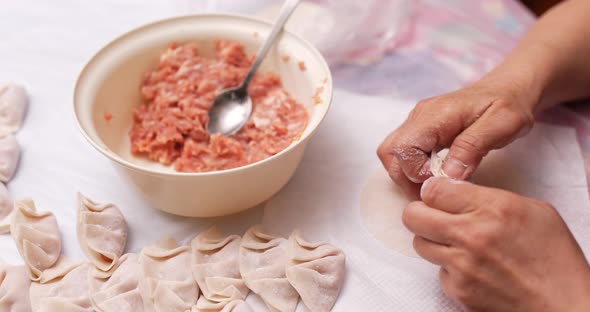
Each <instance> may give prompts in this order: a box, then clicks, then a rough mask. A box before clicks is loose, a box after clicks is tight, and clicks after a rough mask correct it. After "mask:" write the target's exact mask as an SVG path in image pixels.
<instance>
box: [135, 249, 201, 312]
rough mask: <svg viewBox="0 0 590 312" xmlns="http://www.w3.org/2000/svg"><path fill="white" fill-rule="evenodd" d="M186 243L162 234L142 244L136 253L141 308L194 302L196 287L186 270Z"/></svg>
mask: <svg viewBox="0 0 590 312" xmlns="http://www.w3.org/2000/svg"><path fill="white" fill-rule="evenodd" d="M190 262H191V253H190V248H189V247H188V246H178V244H177V243H176V240H174V239H173V238H164V239H162V240H160V241H158V242H156V243H155V244H152V245H150V246H146V247H144V248H143V250H142V251H141V254H140V256H139V266H140V272H141V273H140V278H139V291H140V293H141V296H142V298H143V302H144V310H145V311H156V312H160V311H167V312H173V311H182V312H184V311H187V310H191V309H192V308H193V306H195V304H196V303H197V298H198V297H199V287H198V286H197V283H196V282H195V280H194V278H193V276H192V274H191V272H190Z"/></svg>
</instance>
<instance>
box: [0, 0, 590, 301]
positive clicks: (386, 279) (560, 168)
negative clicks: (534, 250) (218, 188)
mask: <svg viewBox="0 0 590 312" xmlns="http://www.w3.org/2000/svg"><path fill="white" fill-rule="evenodd" d="M199 1H200V0H194V1H192V2H191V1H188V0H186V1H140V0H127V1H115V0H110V1H108V0H103V1H74V0H71V1H65V0H64V1H49V0H44V1H36V0H19V1H8V0H4V1H1V2H0V34H1V36H0V38H1V40H0V81H4V80H9V81H15V82H19V83H22V84H24V85H25V86H26V87H27V89H28V90H29V93H30V95H31V105H30V110H29V113H28V116H27V118H26V120H25V125H24V127H23V129H22V130H21V131H20V132H19V133H18V135H17V138H18V140H19V142H20V144H21V146H22V148H23V156H22V159H21V162H20V167H19V170H18V173H17V175H16V177H15V179H14V180H13V181H12V182H11V183H10V184H9V185H8V187H9V190H10V192H11V194H12V195H13V197H15V198H22V197H32V198H33V199H34V200H35V201H36V203H37V205H38V208H39V209H40V210H51V211H53V212H54V213H55V215H56V216H57V219H58V222H59V225H60V229H61V232H62V239H63V242H64V244H63V246H64V253H65V254H66V255H67V256H68V257H70V258H72V259H76V260H82V259H84V257H83V255H82V253H81V251H80V249H79V247H78V242H77V239H76V236H75V201H74V199H75V192H77V191H81V192H82V193H84V194H85V195H87V196H88V197H90V198H92V199H95V200H97V201H99V202H104V201H110V202H114V203H116V204H117V205H118V206H119V207H120V208H121V210H122V211H123V213H124V214H125V215H126V217H127V221H128V224H129V228H130V235H129V241H128V248H127V251H128V252H138V251H139V250H140V249H141V247H143V246H144V245H145V244H147V243H150V242H153V241H155V240H157V239H159V238H160V237H162V236H166V235H169V236H173V237H175V238H177V239H179V240H180V241H181V242H187V241H188V239H190V238H191V236H192V235H193V234H195V233H197V232H199V231H201V230H203V229H205V227H207V226H208V225H210V224H213V223H216V222H220V224H221V226H222V227H223V228H225V229H226V230H228V231H231V232H234V233H242V232H243V231H244V230H245V229H246V228H247V227H249V226H250V225H252V224H255V223H257V222H260V221H261V220H263V221H264V223H265V224H266V225H267V226H268V227H269V228H270V229H272V230H275V231H277V232H282V233H283V234H288V231H289V230H291V229H292V228H294V227H300V228H302V229H304V230H305V233H306V234H307V236H308V238H310V239H311V240H320V239H321V240H328V241H330V242H332V243H334V244H335V245H337V246H339V247H341V248H343V249H344V251H345V253H346V254H347V257H348V262H347V268H348V272H347V280H346V283H345V286H344V289H343V292H342V295H341V298H340V299H339V301H338V302H337V304H336V307H335V308H334V311H393V310H395V311H455V310H457V307H456V306H455V305H453V304H452V303H451V302H450V301H449V300H448V299H446V298H445V297H444V296H443V294H442V292H441V290H440V288H439V286H438V283H437V268H436V267H434V266H432V265H430V264H428V263H426V262H425V261H423V260H420V259H413V258H408V257H405V256H403V255H401V254H398V253H396V252H393V251H390V250H387V249H386V248H384V247H383V246H382V245H381V244H380V243H379V242H377V241H375V240H373V239H372V238H371V237H370V236H369V235H368V234H367V232H366V231H365V230H364V228H363V227H362V225H361V224H360V218H359V217H358V215H359V214H358V195H359V192H360V189H361V188H362V186H363V185H364V183H365V182H366V179H367V178H368V176H369V175H370V174H371V173H372V172H373V171H374V170H375V168H378V167H379V163H378V160H377V158H376V156H375V148H376V146H377V145H378V144H379V142H380V141H381V139H382V138H383V137H384V136H385V135H386V134H387V133H388V132H389V131H390V130H392V129H394V128H395V127H396V126H397V125H398V124H399V123H400V122H401V121H402V120H403V119H404V117H405V115H406V114H407V112H408V111H409V110H410V108H411V103H403V102H400V101H396V100H395V99H385V98H370V97H361V96H357V95H354V94H350V93H346V92H344V91H337V92H336V96H335V102H334V107H333V109H332V111H331V112H330V113H329V116H328V118H327V119H326V121H325V124H324V125H323V126H322V127H321V129H320V131H319V132H318V133H317V136H316V137H315V138H314V139H313V140H312V141H311V143H310V146H309V149H308V151H307V153H306V155H305V157H304V160H303V163H302V165H301V167H300V169H299V170H298V172H297V174H296V176H295V178H294V179H293V180H292V182H291V183H290V184H289V185H288V186H287V188H286V189H285V190H283V191H282V192H281V193H280V194H279V195H278V196H277V197H276V198H274V199H273V200H271V201H270V202H269V203H268V205H267V206H266V208H263V207H260V208H257V209H252V210H250V211H247V212H244V213H242V214H239V215H237V216H232V217H228V218H223V219H218V220H214V219H207V220H199V219H187V218H180V217H176V216H172V215H168V214H165V213H161V212H159V211H157V210H154V209H151V208H149V207H148V206H147V204H146V203H145V202H144V201H143V200H142V199H141V198H140V197H139V196H138V195H137V194H136V193H135V192H134V191H133V188H132V187H131V186H130V185H129V182H128V181H127V180H126V179H125V178H124V177H123V176H121V175H119V174H118V172H117V171H115V169H114V168H113V167H112V165H111V163H110V162H109V161H108V160H107V159H106V158H105V157H103V156H102V155H100V154H99V153H98V152H97V151H95V150H94V149H93V148H91V147H90V145H89V144H87V142H85V140H84V139H83V138H82V136H81V135H80V133H79V131H78V129H77V128H76V126H75V123H74V120H73V116H72V115H73V114H72V105H73V104H72V93H73V87H74V83H75V81H76V78H77V75H78V73H79V71H80V70H81V69H82V67H83V65H84V64H85V62H86V61H88V60H89V58H90V57H91V55H92V54H93V53H94V52H95V51H97V50H98V49H99V48H100V47H102V46H103V45H104V44H106V43H107V42H108V41H110V40H111V39H113V38H114V37H116V36H118V35H120V34H121V33H122V32H124V31H127V30H129V29H131V28H134V27H137V26H139V25H142V24H144V23H146V22H150V21H153V20H156V19H160V18H165V17H170V16H173V15H177V14H184V13H186V12H187V9H190V10H191V11H192V12H195V11H196V10H197V8H198V6H199ZM201 3H202V2H201ZM351 125H355V126H354V127H351ZM536 131H537V133H536V135H535V136H532V137H530V138H527V139H526V140H529V141H524V142H525V144H524V146H525V147H526V148H529V149H530V148H531V147H530V146H527V145H526V144H528V143H526V142H529V143H530V144H533V145H534V143H535V142H536V141H535V140H537V141H539V142H541V143H542V142H545V144H547V145H548V146H556V147H558V148H559V150H558V149H557V148H556V149H551V148H545V149H541V150H540V152H539V155H536V156H535V157H532V158H531V161H530V162H527V164H523V165H525V166H528V167H527V168H533V169H534V168H536V167H544V168H546V169H545V170H546V173H545V174H540V175H538V176H537V178H538V179H539V180H535V181H531V184H530V185H529V187H527V188H525V190H523V192H524V193H525V194H527V193H528V194H530V195H539V194H541V195H540V196H547V197H548V198H543V199H545V200H550V201H552V202H553V203H554V204H555V205H556V206H558V207H559V208H560V209H561V210H560V211H561V212H562V213H564V211H565V213H564V216H565V218H566V221H568V224H570V225H571V226H572V228H573V230H574V234H575V235H576V237H577V238H578V239H580V240H581V241H583V242H584V243H585V246H588V245H589V244H590V234H589V231H590V221H589V218H588V215H589V213H590V203H589V201H588V194H587V191H586V190H587V188H586V180H585V177H584V168H583V163H582V159H581V157H580V152H579V150H578V147H577V145H576V144H575V134H574V133H573V131H572V130H571V129H564V128H553V127H540V128H539V129H538V130H536ZM530 144H529V145H530ZM561 152H563V155H566V154H567V159H568V161H567V162H563V161H558V160H557V159H556V157H561V156H563V155H562V154H560V153H561ZM531 166H532V167H531ZM553 177H558V180H557V181H558V182H559V185H558V184H557V183H552V182H551V181H552V180H551V179H552V178H553ZM564 177H567V178H564ZM562 178H563V179H562ZM541 187H544V188H546V189H550V190H553V191H552V192H540V191H539V190H540V189H541ZM543 194H545V195H543ZM573 203H575V204H576V205H575V206H572V205H570V204H573ZM584 250H585V251H587V250H588V248H584ZM0 261H5V262H9V263H21V262H22V261H21V259H20V257H19V255H18V253H17V251H16V248H15V246H14V243H13V242H12V239H11V238H10V236H7V235H2V236H0ZM248 301H249V302H250V303H251V304H252V305H253V306H254V307H255V308H256V309H257V310H260V309H262V311H263V310H264V309H263V308H261V307H262V305H261V304H260V301H259V300H258V299H257V298H256V297H255V296H250V297H249V298H248ZM300 310H303V308H300Z"/></svg>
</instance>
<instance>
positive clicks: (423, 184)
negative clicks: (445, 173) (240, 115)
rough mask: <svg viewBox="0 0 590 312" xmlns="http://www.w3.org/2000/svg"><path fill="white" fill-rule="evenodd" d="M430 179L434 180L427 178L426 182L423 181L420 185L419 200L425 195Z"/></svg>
mask: <svg viewBox="0 0 590 312" xmlns="http://www.w3.org/2000/svg"><path fill="white" fill-rule="evenodd" d="M432 179H434V177H430V178H428V180H426V181H424V183H422V187H421V188H420V198H423V197H424V194H426V191H427V190H426V188H427V187H428V185H429V184H430V182H431V181H432Z"/></svg>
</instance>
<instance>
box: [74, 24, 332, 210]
mask: <svg viewBox="0 0 590 312" xmlns="http://www.w3.org/2000/svg"><path fill="white" fill-rule="evenodd" d="M270 27H271V25H270V24H268V23H266V22H262V21H258V20H255V19H251V18H247V17H241V16H233V15H195V16H187V17H178V18H173V19H168V20H164V21H160V22H156V23H153V24H149V25H146V26H143V27H141V28H138V29H136V30H133V31H131V32H129V33H127V34H124V35H123V36H121V37H119V38H118V39H116V40H114V41H113V42H111V43H109V44H108V45H107V46H106V47H104V48H103V49H102V50H100V51H99V52H98V53H97V54H96V55H95V56H94V57H93V58H92V59H91V60H90V62H88V64H87V65H86V67H85V68H84V69H83V71H82V72H81V74H80V77H79V79H78V82H77V84H76V88H75V92H74V114H75V118H76V121H77V123H78V126H79V128H80V130H81V131H82V134H83V135H84V136H85V137H86V139H87V140H88V142H90V144H92V145H93V146H94V147H95V148H96V149H97V150H98V151H99V152H101V153H102V154H103V155H105V156H107V157H108V158H110V159H111V160H112V161H113V162H114V163H116V165H117V167H119V168H120V169H122V171H123V172H124V173H125V174H127V175H128V176H129V177H130V178H131V181H133V182H134V184H135V185H136V186H137V189H138V190H139V191H140V192H141V194H142V195H143V196H144V197H145V198H146V199H147V200H148V202H150V203H151V204H152V205H153V206H154V207H156V208H158V209H161V210H164V211H167V212H169V213H173V214H177V215H183V216H193V217H212V216H222V215H227V214H232V213H236V212H239V211H241V210H245V209H248V208H251V207H254V206H256V205H258V204H260V203H262V202H264V201H266V200H267V199H269V198H270V197H272V196H273V195H274V194H275V193H276V192H278V191H279V190H280V189H281V188H282V187H283V186H284V185H285V184H286V183H287V182H288V180H289V179H290V178H291V176H292V175H293V173H294V172H295V170H296V168H297V166H298V165H299V162H300V160H301V157H302V155H303V152H304V150H305V147H306V145H307V142H308V140H309V139H310V137H311V136H312V135H313V133H314V132H315V130H316V129H317V127H318V125H319V124H320V123H321V121H322V120H323V118H324V117H325V115H326V113H327V112H328V109H329V106H330V104H331V100H332V77H331V75H330V70H329V68H328V66H327V64H326V62H325V61H324V59H323V57H322V56H321V55H320V53H319V52H318V51H317V50H316V49H315V48H314V47H313V46H312V45H311V44H309V43H308V42H306V41H305V40H303V39H301V38H299V37H297V36H295V35H293V34H290V33H285V34H283V35H282V36H281V38H280V39H279V41H278V42H277V44H276V45H275V47H274V48H273V49H271V52H270V53H269V55H268V56H267V58H266V60H265V62H264V63H263V64H262V67H261V69H260V70H261V71H269V70H271V71H273V72H275V73H278V74H279V76H280V77H281V79H282V82H283V87H284V88H285V89H286V90H287V91H288V92H289V93H290V94H291V96H293V97H294V98H295V99H296V100H298V101H299V102H300V103H302V104H304V105H305V106H306V108H307V110H308V113H309V116H310V120H309V124H308V126H307V128H306V129H305V131H304V133H303V135H302V136H301V138H300V139H299V140H297V141H295V142H293V143H292V144H291V145H290V146H289V147H288V148H287V149H285V150H283V151H282V152H280V153H278V154H276V155H274V156H272V157H270V158H268V159H265V160H263V161H260V162H257V163H254V164H251V165H247V166H244V167H240V168H235V169H230V170H224V171H215V172H207V173H180V172H176V171H174V169H173V168H172V167H167V166H163V165H160V164H158V163H155V162H152V161H149V160H147V159H145V158H142V157H136V156H133V155H131V152H130V142H129V136H128V132H129V130H130V129H131V126H132V120H133V119H132V111H133V108H134V107H135V106H137V105H140V104H141V103H142V98H141V94H140V90H139V89H140V84H141V82H142V78H143V75H144V73H146V72H147V71H149V70H151V69H152V68H154V66H155V65H156V64H157V62H158V58H159V56H160V54H161V53H162V52H163V51H164V50H165V49H166V47H167V45H168V44H169V43H170V42H187V41H197V42H199V43H200V46H201V48H200V52H201V53H202V54H203V55H212V53H213V41H214V40H215V39H219V38H224V39H230V40H234V41H238V42H240V43H242V44H243V45H244V46H245V49H246V51H247V53H248V54H255V53H256V51H257V49H258V47H259V45H260V44H261V42H262V40H263V38H264V37H265V35H266V34H267V33H268V32H269V30H270ZM284 55H289V56H290V59H289V61H288V62H285V61H284V60H283V58H282V57H283V56H284ZM299 61H303V62H305V65H306V70H305V71H302V70H301V69H300V68H299V65H298V62H299ZM319 87H323V91H322V92H320V93H319V94H318V96H319V97H320V99H321V102H322V103H321V104H317V105H316V104H314V99H313V97H314V95H315V93H316V90H318V88H319ZM105 113H110V114H112V116H113V117H112V119H111V120H110V121H107V120H105V118H104V116H105Z"/></svg>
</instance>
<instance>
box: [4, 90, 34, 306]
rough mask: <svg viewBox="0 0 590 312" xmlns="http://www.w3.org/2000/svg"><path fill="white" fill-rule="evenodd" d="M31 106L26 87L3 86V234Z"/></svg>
mask: <svg viewBox="0 0 590 312" xmlns="http://www.w3.org/2000/svg"><path fill="white" fill-rule="evenodd" d="M27 106H28V97H27V93H26V91H25V89H24V88H23V87H21V86H19V85H16V84H13V83H4V84H0V233H6V232H8V231H9V228H10V218H11V215H12V210H13V205H12V200H11V199H10V195H9V194H8V189H7V188H6V183H8V182H10V180H12V178H13V177H14V174H15V173H16V169H17V166H18V161H19V159H20V146H19V144H18V142H17V141H16V137H15V136H14V135H15V133H16V132H17V131H18V130H19V129H20V128H21V126H22V123H23V119H24V117H25V114H26V111H27ZM0 307H1V306H0ZM0 311H4V310H1V309H0Z"/></svg>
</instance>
